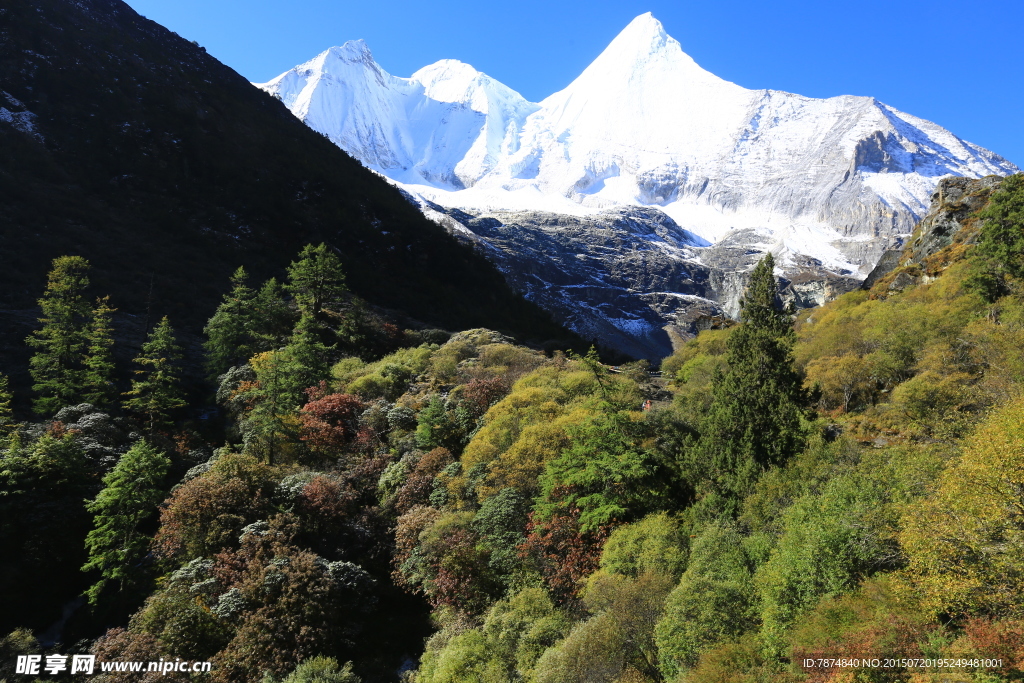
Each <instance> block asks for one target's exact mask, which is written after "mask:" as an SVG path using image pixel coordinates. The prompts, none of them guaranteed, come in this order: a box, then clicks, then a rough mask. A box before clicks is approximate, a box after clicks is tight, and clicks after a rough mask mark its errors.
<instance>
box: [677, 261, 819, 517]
mask: <svg viewBox="0 0 1024 683" xmlns="http://www.w3.org/2000/svg"><path fill="white" fill-rule="evenodd" d="M774 269H775V259H774V258H773V257H772V255H771V254H768V255H767V256H765V257H764V258H763V259H762V260H761V262H760V263H758V264H757V266H756V267H755V268H754V270H753V272H752V273H751V277H750V284H749V285H748V287H747V291H746V296H745V297H744V299H743V301H742V302H741V313H740V319H741V322H742V324H741V325H740V326H739V327H737V328H736V330H735V331H734V332H733V333H732V334H731V335H730V336H729V339H728V341H727V342H726V360H727V362H728V369H727V370H726V371H725V372H724V373H722V374H719V375H717V376H716V377H715V379H714V381H713V393H714V400H713V401H712V403H711V407H710V409H709V410H708V413H707V416H706V417H705V419H704V421H703V423H702V425H701V435H700V438H699V440H698V442H697V444H696V448H695V453H694V456H695V460H696V465H697V468H698V470H699V471H700V472H701V474H702V475H703V476H704V477H705V489H706V490H705V493H712V492H713V493H715V494H717V495H719V496H721V497H722V498H723V499H724V501H725V508H726V510H727V511H735V509H734V508H735V506H736V505H738V503H739V501H740V500H742V498H743V496H744V495H746V493H748V492H749V490H750V488H751V487H752V486H753V484H754V482H755V481H756V480H757V478H758V477H759V476H760V474H761V473H762V472H763V471H764V470H766V469H767V468H769V467H772V466H774V465H778V464H781V463H782V462H784V461H785V460H786V459H787V458H789V457H790V456H791V455H793V454H794V453H796V452H797V451H798V450H799V449H800V448H801V447H802V445H803V440H804V435H803V432H802V430H801V422H800V416H801V411H802V405H803V404H804V403H805V402H806V399H805V396H804V392H803V389H802V384H803V382H802V378H801V376H800V374H799V373H798V372H797V371H796V370H795V369H794V368H793V345H794V343H795V341H796V336H795V334H794V332H793V327H792V322H791V315H790V313H789V312H787V311H785V310H783V309H782V308H781V307H780V306H778V305H777V304H776V296H777V286H776V283H775V276H774V274H773V271H774Z"/></svg>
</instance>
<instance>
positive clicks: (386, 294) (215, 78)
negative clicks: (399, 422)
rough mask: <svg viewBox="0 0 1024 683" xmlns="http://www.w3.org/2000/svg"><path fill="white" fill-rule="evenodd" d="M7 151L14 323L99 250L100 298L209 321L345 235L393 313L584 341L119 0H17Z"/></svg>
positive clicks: (350, 256) (2, 133)
mask: <svg viewBox="0 0 1024 683" xmlns="http://www.w3.org/2000/svg"><path fill="white" fill-rule="evenodd" d="M0 150H2V154H0V252H2V253H3V255H4V268H3V269H2V270H0V308H3V309H7V310H8V312H9V313H10V315H14V313H13V312H14V311H22V312H24V311H26V309H30V308H31V307H32V306H33V305H34V302H35V299H36V297H38V296H39V295H40V293H41V292H42V289H43V286H44V284H45V274H46V271H47V270H48V268H49V265H50V261H51V260H52V259H53V258H54V257H55V256H58V255H61V254H79V255H82V256H84V257H86V258H88V259H89V260H90V261H91V262H92V264H93V266H94V268H93V273H92V283H93V287H92V289H93V291H94V292H95V294H98V295H100V294H108V293H109V294H111V296H112V303H113V304H114V305H115V306H117V307H119V308H120V309H121V310H122V311H123V312H125V313H128V314H136V315H144V314H147V313H148V315H149V317H150V319H158V317H159V316H162V315H165V314H166V315H170V316H171V318H172V322H174V324H175V325H176V326H178V327H179V328H180V329H182V330H183V331H186V332H188V331H191V332H196V331H198V330H200V329H201V327H202V324H203V323H204V321H205V320H206V318H207V317H209V315H210V314H211V313H212V312H213V310H214V308H215V306H216V304H217V302H218V301H219V299H220V296H221V294H222V293H223V292H224V291H225V290H226V289H227V287H228V282H227V280H228V276H229V275H230V273H231V272H232V271H233V270H234V269H235V268H236V267H237V266H238V265H245V266H246V268H247V269H249V271H250V273H251V274H252V275H253V276H254V279H260V278H265V277H269V276H278V277H280V276H282V275H283V272H284V271H283V269H284V267H285V266H286V265H287V264H288V263H289V261H290V260H292V259H294V258H295V255H296V253H297V252H298V250H299V249H300V248H301V246H302V245H303V244H305V243H310V242H312V243H319V242H326V243H327V244H328V245H330V246H331V247H332V248H333V249H335V250H336V251H337V252H338V253H339V254H340V255H341V257H342V259H343V261H344V263H345V267H346V270H347V273H348V279H349V285H350V287H351V288H352V290H353V291H354V292H355V293H356V294H358V295H360V296H362V297H364V298H365V299H367V300H368V301H370V302H371V303H373V304H376V305H379V306H384V307H388V308H392V309H398V310H401V311H402V312H404V313H406V314H408V315H410V316H412V317H413V318H416V319H419V320H422V321H424V322H427V323H430V324H434V325H440V326H446V327H450V328H467V327H473V326H489V327H493V328H498V329H502V330H504V331H507V332H510V333H512V334H514V335H516V336H517V337H519V338H521V339H534V340H545V339H550V338H552V337H562V338H564V337H566V336H567V333H565V332H564V330H563V329H562V328H560V327H559V326H557V325H556V324H554V323H552V322H551V321H550V319H549V318H548V316H547V315H546V314H545V313H542V312H541V311H540V310H539V309H538V308H536V307H535V306H534V305H533V304H530V303H527V302H525V301H524V300H523V299H522V298H520V297H519V296H518V295H516V294H514V293H513V292H512V291H511V290H510V289H509V287H508V286H507V285H506V283H505V281H504V279H503V277H502V276H501V274H500V273H499V272H498V271H497V270H495V269H494V267H492V266H491V265H490V264H489V263H488V262H487V261H486V260H485V259H484V258H483V257H481V256H479V255H477V254H476V253H474V251H473V249H472V248H470V247H467V246H465V245H461V244H458V243H457V242H456V240H454V239H452V238H451V237H450V236H449V235H447V234H446V233H445V231H444V230H443V229H442V228H441V227H439V226H437V225H436V224H435V223H433V222H431V221H429V220H427V219H425V218H424V217H423V216H422V215H421V214H420V212H419V211H418V210H417V209H416V207H414V206H412V205H410V204H409V203H408V202H407V201H406V200H405V199H403V198H402V196H401V195H400V193H399V192H398V190H396V189H394V188H393V187H391V186H389V185H388V183H387V182H386V181H384V180H383V179H382V178H380V177H378V176H377V175H375V174H373V173H372V172H370V171H367V170H366V169H364V168H363V167H362V166H361V164H360V163H359V162H358V161H356V160H354V159H353V158H351V157H350V156H348V155H347V154H346V153H345V152H343V151H342V150H340V149H338V148H337V147H336V146H335V145H333V144H331V143H330V142H329V141H328V140H326V139H325V138H323V137H322V136H321V135H319V134H318V133H316V132H314V131H312V130H310V129H309V128H308V127H306V126H305V125H303V124H302V123H301V122H300V121H298V120H297V119H296V118H295V117H294V116H292V115H291V114H290V113H289V112H288V110H287V109H286V108H285V107H284V106H283V105H282V104H281V103H280V102H279V101H278V100H276V99H274V98H273V97H271V96H270V95H268V94H266V93H264V92H262V91H260V90H258V89H257V88H254V87H253V86H251V85H250V84H249V83H248V82H247V81H246V80H245V79H244V78H242V77H241V76H240V75H239V74H237V73H235V72H234V71H233V70H231V69H230V68H228V67H226V66H225V65H223V64H221V63H220V62H218V61H217V60H216V59H214V58H213V57H211V56H209V55H208V54H207V53H206V51H205V50H204V49H203V48H202V47H200V46H198V45H196V44H194V43H192V42H189V41H187V40H185V39H184V38H182V37H180V36H178V35H177V34H175V33H173V32H171V31H169V30H167V29H165V28H163V27H162V26H160V25H158V24H156V23H154V22H152V21H150V20H148V19H145V18H144V17H141V16H139V15H138V14H137V13H135V12H134V11H133V10H132V9H131V8H129V7H128V6H127V5H125V4H124V3H122V2H119V1H118V0H33V1H31V2H29V1H28V0H12V2H7V3H4V6H3V7H2V8H0ZM8 317H9V316H8ZM21 317H25V316H24V313H23V314H22V315H21ZM14 334H15V333H13V332H11V333H9V335H8V336H11V339H10V340H6V341H5V343H4V347H5V348H4V350H8V351H9V350H14V349H15V347H16V346H17V344H16V343H15V340H14V339H13V336H14ZM18 334H20V335H21V336H22V337H23V334H22V333H21V332H18ZM5 355H6V354H5Z"/></svg>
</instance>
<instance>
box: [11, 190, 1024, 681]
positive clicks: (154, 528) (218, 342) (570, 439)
mask: <svg viewBox="0 0 1024 683" xmlns="http://www.w3.org/2000/svg"><path fill="white" fill-rule="evenodd" d="M1022 206H1024V178H1022V177H1021V176H1013V177H1010V178H1008V179H1006V180H1004V181H1003V182H1002V184H1001V186H1000V187H999V188H998V189H997V190H995V191H994V192H993V193H992V194H991V196H990V197H988V198H987V203H986V204H985V208H983V209H982V210H981V211H980V212H978V213H977V214H975V215H974V216H973V217H972V219H971V221H969V222H968V224H967V225H965V227H964V229H963V230H964V233H963V235H960V236H959V238H958V239H956V240H954V241H953V243H952V244H950V245H949V246H947V247H945V248H944V250H942V251H940V252H938V253H936V254H933V255H931V256H930V257H929V258H928V259H927V260H926V261H925V262H921V263H919V262H911V261H904V262H902V263H901V265H900V266H899V267H898V268H897V270H896V271H893V272H892V273H890V274H889V275H887V276H886V277H884V278H881V279H879V280H878V281H877V282H876V283H875V284H874V286H873V287H872V288H871V289H870V290H862V291H857V292H852V293H850V294H847V295H844V296H842V297H840V298H839V299H837V300H835V301H833V302H831V303H829V304H827V305H825V306H823V307H821V308H819V309H814V310H809V311H804V312H801V314H800V315H799V316H794V315H793V314H792V313H791V312H789V311H787V310H785V309H783V308H782V306H781V305H780V302H779V301H778V298H777V294H776V292H777V283H776V281H775V278H774V267H773V262H772V259H771V257H770V256H769V257H766V258H765V259H764V260H763V261H762V262H761V263H760V264H759V265H758V267H757V268H756V269H755V271H754V272H753V274H752V276H751V281H750V286H749V288H748V291H747V293H746V296H745V298H744V301H743V308H742V312H741V316H740V320H739V321H737V322H736V323H735V324H733V325H730V326H727V327H725V328H723V329H714V330H708V331H706V332H703V333H701V334H700V335H699V336H698V337H696V338H695V339H694V340H692V341H690V342H689V343H687V344H686V345H685V346H683V347H682V348H681V349H680V350H679V351H678V352H677V353H676V354H674V355H673V356H671V357H670V358H667V359H665V360H664V362H663V363H662V365H661V376H660V377H659V376H657V374H652V373H651V372H649V368H648V367H647V364H646V363H645V362H637V363H631V364H626V365H622V366H608V365H606V364H604V363H602V362H601V359H600V358H599V357H598V355H597V354H596V353H594V352H591V353H588V354H576V353H572V352H569V353H562V352H550V351H549V352H547V353H545V352H544V351H541V350H537V349H533V348H529V347H526V346H523V345H520V344H517V343H516V342H515V341H514V340H512V339H510V338H508V337H506V336H504V335H503V334H500V333H498V332H495V331H492V330H488V329H483V328H478V329H471V330H465V331H461V332H457V333H454V334H453V333H451V332H446V331H443V330H439V329H420V330H412V329H404V330H403V329H400V328H399V327H398V326H397V325H395V324H394V323H393V322H391V321H390V320H388V319H387V318H384V317H381V316H380V315H379V314H377V313H375V312H374V311H373V310H372V309H371V308H369V307H367V306H366V304H365V302H363V301H362V300H361V299H360V298H359V297H357V296H355V295H354V294H353V293H352V292H351V291H350V290H349V288H348V284H347V277H346V272H345V269H344V265H343V263H342V262H341V260H340V259H338V257H337V256H336V255H335V254H334V253H333V251H332V250H330V249H328V248H327V247H325V246H324V245H309V246H307V247H305V248H303V249H302V250H301V251H300V252H299V253H298V254H297V255H296V256H295V257H294V260H293V261H292V263H291V265H290V266H289V267H288V268H287V270H286V277H285V279H284V280H283V281H281V282H278V281H277V280H264V281H257V280H253V279H251V278H250V277H249V275H248V273H247V272H246V271H245V270H244V269H238V270H237V271H235V272H234V274H233V275H232V274H231V273H229V272H225V273H224V276H223V286H224V288H225V289H226V294H225V295H224V297H223V299H222V302H221V304H220V306H219V307H218V308H217V309H216V310H215V311H211V312H210V313H211V315H210V316H209V321H208V323H207V325H206V329H205V333H206V340H205V351H206V358H207V365H206V370H207V372H208V374H209V377H210V379H211V383H212V384H211V391H215V393H216V401H217V404H218V406H219V411H220V415H221V416H222V417H221V418H216V417H215V416H206V417H207V418H208V419H196V418H195V415H194V414H190V412H189V410H188V406H187V405H186V404H187V397H185V396H184V395H183V394H182V393H181V391H180V382H181V375H180V362H179V360H178V358H179V351H178V341H177V338H176V333H175V331H174V328H173V320H169V319H163V320H162V321H160V322H159V323H155V324H154V325H153V326H152V329H151V331H150V334H149V339H148V341H147V342H146V343H145V344H144V345H143V346H142V348H141V349H140V350H139V351H138V353H137V355H136V357H135V360H134V362H133V363H132V366H133V367H132V368H131V370H132V372H131V373H130V374H126V373H124V372H122V373H121V374H118V372H115V370H116V368H113V366H112V363H114V361H112V360H111V358H113V356H112V346H113V345H115V344H116V342H115V341H113V340H112V339H111V337H110V335H109V332H108V331H107V330H108V322H107V321H108V320H109V316H110V311H111V310H112V307H114V306H116V305H117V301H116V300H114V299H113V298H110V299H107V298H100V299H98V300H97V299H96V298H95V294H96V293H90V294H89V296H86V292H87V287H88V283H87V279H88V273H89V263H88V262H87V261H86V260H85V259H83V258H81V257H77V256H62V257H60V258H58V259H57V260H56V261H54V262H53V264H52V270H51V275H50V280H49V285H48V286H47V288H46V290H45V291H44V292H43V294H42V299H41V300H40V305H41V310H42V316H41V318H40V321H39V324H38V326H37V329H36V331H35V332H33V333H32V335H31V336H30V337H29V339H28V340H27V341H28V343H29V344H30V347H31V350H32V352H33V354H34V355H33V356H32V359H31V368H30V369H31V372H32V377H33V378H34V381H35V386H34V387H33V394H32V397H33V399H34V401H35V403H34V405H35V408H36V411H37V413H36V417H31V416H29V415H28V414H25V415H19V414H16V413H15V412H13V411H12V410H11V408H10V403H11V392H10V389H9V387H8V385H7V383H6V378H0V420H2V424H0V429H2V434H3V443H4V447H3V448H4V450H3V455H2V459H0V464H2V466H0V494H2V495H0V508H2V515H0V520H2V521H0V544H2V547H3V550H4V552H3V559H2V561H0V562H2V564H0V571H2V575H3V576H4V578H5V580H4V581H3V583H2V586H0V590H2V595H0V599H2V600H3V602H4V605H5V609H4V610H3V612H2V619H3V623H2V624H0V628H2V629H3V633H5V634H8V635H6V636H5V637H4V638H3V639H2V641H0V667H3V671H4V674H3V675H4V676H14V675H15V674H13V672H12V671H10V670H9V669H10V668H11V667H12V666H13V665H14V662H15V661H16V657H17V656H18V655H22V656H25V655H32V654H53V653H63V654H70V653H76V652H77V653H86V652H88V653H92V654H95V655H96V656H97V658H98V660H100V661H115V660H116V661H122V660H139V661H142V660H158V659H160V658H163V659H169V660H173V659H175V658H182V659H189V660H203V661H210V662H211V663H212V670H211V672H209V673H203V674H187V673H183V672H171V673H168V674H167V675H166V676H164V675H162V674H155V673H149V674H147V675H144V676H142V678H141V679H140V678H139V675H138V674H135V675H134V676H135V677H134V678H133V677H132V676H133V675H132V674H130V673H126V672H105V673H103V674H102V678H103V680H106V681H119V680H125V681H128V680H150V679H152V680H156V679H157V678H156V677H157V676H158V677H159V678H168V679H170V680H185V679H190V680H191V679H197V680H198V679H200V678H202V679H203V680H205V679H206V678H211V679H212V680H216V681H224V682H239V683H240V682H242V681H289V682H292V683H297V682H298V681H338V682H346V683H355V682H357V681H367V682H369V681H394V680H404V681H415V682H416V683H456V682H458V683H463V682H467V681H468V682H473V681H476V682H479V683H500V682H507V683H519V682H529V683H575V682H579V683H594V682H607V683H643V682H646V683H660V682H662V681H666V682H676V683H683V682H685V683H712V682H716V683H717V682H722V683H724V682H726V681H728V682H734V681H736V682H738V681H744V682H746V681H751V682H753V681H793V682H794V683H795V682H798V681H836V682H838V681H855V680H856V681H908V682H909V681H932V680H935V681H938V680H943V681H946V680H948V681H997V680H1019V679H1021V678H1022V677H1024V564H1022V562H1024V560H1022V558H1024V535H1022V534H1024V532H1022V529H1024V523H1022V503H1021V500H1022V499H1021V491H1022V487H1024V478H1022V474H1021V473H1022V472H1024V426H1022V425H1024V402H1022V399H1021V394H1020V388H1021V383H1022V382H1024V286H1022V281H1021V277H1022V274H1024V250H1022V249H1021V248H1020V244H1019V243H1020V242H1021V239H1022V238H1021V235H1022V234H1024V219H1022V213H1021V207H1022ZM901 274H908V276H907V277H902V276H901ZM90 297H91V298H90ZM39 418H42V421H41V422H40V421H33V420H38V419H39ZM55 586H56V587H60V588H59V590H55V589H54V587H55ZM79 595H82V596H85V597H84V598H79V599H76V597H77V596H79ZM64 613H66V614H67V616H66V618H63V619H62V618H61V615H62V614H64ZM835 658H842V659H844V660H855V661H856V662H857V663H856V664H855V665H850V663H849V661H847V664H848V665H847V666H834V665H832V664H830V663H829V662H830V660H832V659H835ZM876 658H877V659H879V661H880V662H882V663H879V664H878V665H873V664H871V663H870V662H871V661H872V660H874V659H876ZM887 661H888V662H890V663H888V664H883V663H884V662H887Z"/></svg>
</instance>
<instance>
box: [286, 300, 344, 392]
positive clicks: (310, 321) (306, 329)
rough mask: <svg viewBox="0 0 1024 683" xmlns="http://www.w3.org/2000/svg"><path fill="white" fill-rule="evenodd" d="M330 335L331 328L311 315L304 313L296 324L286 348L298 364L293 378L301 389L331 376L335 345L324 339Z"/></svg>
mask: <svg viewBox="0 0 1024 683" xmlns="http://www.w3.org/2000/svg"><path fill="white" fill-rule="evenodd" d="M329 335H330V330H327V329H325V328H324V327H323V326H321V325H320V324H319V323H318V322H317V321H316V320H315V319H314V318H313V317H312V316H311V315H303V316H302V317H301V318H299V322H298V323H297V324H296V325H295V331H294V332H293V333H292V338H291V340H290V341H289V343H288V346H287V347H286V348H287V351H288V353H289V355H290V357H291V359H292V360H293V361H294V362H295V363H296V364H297V367H296V370H295V372H296V374H295V377H294V378H293V379H294V381H295V382H296V383H297V386H298V387H299V388H300V389H305V388H306V387H311V386H313V385H315V384H316V383H317V382H319V381H321V380H324V379H327V378H328V377H329V376H330V371H331V354H332V352H333V351H334V346H333V345H331V346H328V345H327V344H325V343H324V341H323V339H324V337H326V336H329Z"/></svg>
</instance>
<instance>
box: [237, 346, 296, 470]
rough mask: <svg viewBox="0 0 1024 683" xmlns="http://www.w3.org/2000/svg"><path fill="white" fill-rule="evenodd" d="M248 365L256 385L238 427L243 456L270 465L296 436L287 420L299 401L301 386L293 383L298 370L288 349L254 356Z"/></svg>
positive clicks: (292, 426)
mask: <svg viewBox="0 0 1024 683" xmlns="http://www.w3.org/2000/svg"><path fill="white" fill-rule="evenodd" d="M251 364H252V368H253V370H254V371H255V372H256V383H255V386H254V387H253V388H252V389H250V390H249V392H248V393H247V394H246V399H247V400H248V401H249V403H250V407H249V410H248V411H247V412H246V414H245V418H244V419H243V420H242V424H241V431H242V438H243V440H244V442H245V452H246V453H248V454H251V455H255V456H256V457H258V458H262V459H265V460H266V462H267V463H268V464H270V465H273V464H274V460H275V458H276V456H277V453H278V451H279V450H280V445H281V444H282V443H283V442H285V441H287V440H289V439H291V438H293V437H294V436H295V435H294V431H295V429H294V427H295V425H293V424H291V422H290V421H289V420H287V419H286V416H288V415H289V414H293V412H294V411H295V409H296V408H298V407H299V405H300V403H301V401H302V386H301V384H300V383H298V382H296V377H298V376H299V375H300V374H301V366H300V365H299V364H298V363H297V362H296V361H295V359H294V358H293V357H292V353H291V351H290V350H289V349H288V348H287V347H286V348H284V349H280V350H278V351H267V352H266V353H260V354H257V355H256V356H254V357H253V358H252V360H251Z"/></svg>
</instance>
